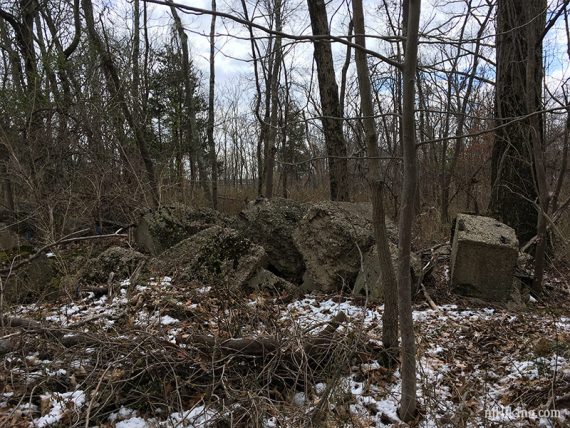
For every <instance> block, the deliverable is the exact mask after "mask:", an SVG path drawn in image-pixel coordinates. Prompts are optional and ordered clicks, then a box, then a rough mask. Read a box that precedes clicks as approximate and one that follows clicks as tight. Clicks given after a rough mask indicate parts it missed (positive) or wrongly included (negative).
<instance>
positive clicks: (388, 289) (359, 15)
mask: <svg viewBox="0 0 570 428" xmlns="http://www.w3.org/2000/svg"><path fill="white" fill-rule="evenodd" d="M352 7H353V13H354V18H353V20H354V32H355V40H356V44H357V45H358V46H361V47H362V48H366V38H365V29H364V28H365V26H364V12H363V8H362V0H354V1H353V2H352ZM355 55H356V71H357V74H358V85H359V88H360V106H361V110H362V115H363V124H364V132H365V133H366V151H367V154H368V157H369V159H368V179H369V182H370V191H371V195H372V215H373V223H374V235H375V237H376V246H377V248H378V261H379V263H380V275H381V288H383V291H384V293H383V294H384V313H383V315H382V325H383V329H382V342H383V344H384V348H386V350H388V351H389V352H390V351H392V352H393V351H394V350H396V349H397V348H398V283H397V282H396V276H395V274H394V267H393V265H392V258H391V256H390V247H389V244H388V233H387V231H386V221H385V214H384V200H383V197H382V186H383V183H382V181H381V179H380V168H381V166H380V159H378V157H379V152H378V133H377V131H376V123H375V121H374V105H373V103H372V85H371V83H370V74H369V71H368V62H367V59H366V53H365V52H364V51H363V50H362V49H356V54H355ZM380 291H381V290H379V289H378V288H373V289H371V290H370V297H372V298H378V297H379V294H380Z"/></svg>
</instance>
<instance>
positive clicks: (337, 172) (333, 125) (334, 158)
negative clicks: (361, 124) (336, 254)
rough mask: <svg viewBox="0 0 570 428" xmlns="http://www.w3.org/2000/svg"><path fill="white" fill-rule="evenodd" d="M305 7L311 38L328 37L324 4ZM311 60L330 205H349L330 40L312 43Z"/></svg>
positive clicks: (320, 0) (316, 1)
mask: <svg viewBox="0 0 570 428" xmlns="http://www.w3.org/2000/svg"><path fill="white" fill-rule="evenodd" d="M307 4H308V6H309V16H310V18H311V27H312V29H313V35H315V36H321V35H330V32H329V24H328V17H327V9H326V5H325V2H324V0H307ZM314 58H315V62H316V64H317V76H318V80H319V94H320V98H321V107H322V115H323V117H322V124H323V130H324V135H325V144H326V147H327V155H328V156H329V158H328V162H329V184H330V196H331V200H333V201H336V200H338V201H348V200H349V198H350V195H349V182H348V160H347V159H346V155H347V152H346V140H345V138H344V131H343V126H342V122H343V118H342V117H341V108H340V102H339V97H338V85H337V83H336V79H335V73H334V64H333V57H332V50H331V43H330V41H329V40H322V39H321V40H315V42H314Z"/></svg>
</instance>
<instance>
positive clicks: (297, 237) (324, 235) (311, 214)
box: [293, 201, 397, 291]
mask: <svg viewBox="0 0 570 428" xmlns="http://www.w3.org/2000/svg"><path fill="white" fill-rule="evenodd" d="M387 227H388V235H389V237H390V239H391V240H392V239H394V238H395V236H397V234H396V229H395V226H394V225H393V224H391V223H390V222H388V221H387ZM373 230H374V229H373V227H372V205H371V204H367V203H350V202H331V201H326V202H319V203H316V204H314V205H312V206H311V208H310V209H309V211H308V212H307V214H306V215H305V216H304V217H303V218H302V219H301V221H300V222H299V225H298V227H297V229H296V230H295V232H294V233H293V240H294V242H295V245H296V247H297V249H298V250H299V252H300V253H301V254H302V256H303V260H304V262H305V265H306V268H307V271H306V272H305V275H304V277H303V279H304V282H303V288H304V289H306V290H311V289H316V290H319V291H337V290H340V289H342V288H347V289H351V288H352V287H353V286H354V281H355V279H356V277H357V275H358V272H359V271H360V266H361V259H362V255H363V254H366V252H367V251H368V250H369V249H370V248H371V247H372V245H373V244H374V232H373Z"/></svg>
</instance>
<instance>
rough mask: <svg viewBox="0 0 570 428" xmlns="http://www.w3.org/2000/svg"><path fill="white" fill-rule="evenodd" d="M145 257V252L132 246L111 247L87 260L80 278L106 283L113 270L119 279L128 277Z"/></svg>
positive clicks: (84, 280)
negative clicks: (133, 248)
mask: <svg viewBox="0 0 570 428" xmlns="http://www.w3.org/2000/svg"><path fill="white" fill-rule="evenodd" d="M145 259H146V256H145V255H144V254H141V253H139V252H138V251H135V250H132V249H130V248H123V247H110V248H108V249H107V250H105V251H103V252H102V253H101V254H99V256H97V257H96V258H94V259H91V260H88V261H87V263H86V264H85V266H84V267H83V268H82V269H81V272H80V273H79V280H80V281H81V282H83V283H104V282H106V281H107V279H108V278H109V274H110V273H111V272H114V273H115V277H116V278H118V279H124V278H128V277H129V276H130V275H131V274H132V273H133V272H134V270H135V269H136V268H137V266H138V265H139V263H140V262H141V261H143V260H145Z"/></svg>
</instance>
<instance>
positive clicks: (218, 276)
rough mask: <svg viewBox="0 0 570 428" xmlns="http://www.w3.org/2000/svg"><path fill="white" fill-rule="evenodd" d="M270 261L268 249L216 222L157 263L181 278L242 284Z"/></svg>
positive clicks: (161, 271)
mask: <svg viewBox="0 0 570 428" xmlns="http://www.w3.org/2000/svg"><path fill="white" fill-rule="evenodd" d="M265 265H266V253H265V250H264V249H263V248H262V247H261V246H259V245H256V244H254V243H253V242H251V241H250V240H249V239H247V238H245V237H244V236H243V235H242V234H241V233H239V232H238V231H236V230H234V229H229V228H223V227H220V226H213V227H210V228H208V229H206V230H203V231H201V232H198V233H197V234H195V235H194V236H192V237H191V238H187V239H185V240H184V241H181V242H179V243H178V244H176V245H175V246H174V247H172V248H170V249H168V250H166V251H165V252H164V253H162V255H161V256H160V257H159V258H158V259H157V260H156V261H155V262H154V263H153V266H152V269H153V270H154V271H155V272H156V273H158V274H161V275H169V276H173V277H174V279H175V280H176V281H177V282H185V281H192V280H198V281H201V282H203V283H205V284H211V285H219V284H227V285H230V286H235V287H240V286H243V285H245V284H247V282H248V281H249V280H250V279H251V278H252V277H253V276H254V275H255V274H256V273H257V272H258V271H259V270H260V269H261V268H262V267H264V266H265Z"/></svg>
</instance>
